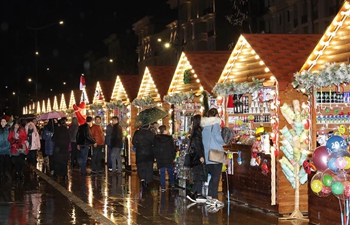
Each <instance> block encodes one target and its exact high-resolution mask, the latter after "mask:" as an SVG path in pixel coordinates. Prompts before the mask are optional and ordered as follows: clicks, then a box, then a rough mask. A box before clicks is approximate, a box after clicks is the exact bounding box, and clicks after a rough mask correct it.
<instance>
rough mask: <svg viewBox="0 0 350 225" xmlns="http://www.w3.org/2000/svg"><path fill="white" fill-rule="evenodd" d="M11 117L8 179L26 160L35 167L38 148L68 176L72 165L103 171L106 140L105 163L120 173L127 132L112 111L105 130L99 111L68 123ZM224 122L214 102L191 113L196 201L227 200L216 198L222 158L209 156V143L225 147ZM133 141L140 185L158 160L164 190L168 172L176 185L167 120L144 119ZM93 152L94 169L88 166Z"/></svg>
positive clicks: (54, 170) (2, 171) (1, 157)
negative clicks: (205, 190) (203, 110)
mask: <svg viewBox="0 0 350 225" xmlns="http://www.w3.org/2000/svg"><path fill="white" fill-rule="evenodd" d="M8 122H9V121H8V120H7V119H6V118H2V119H1V128H0V179H1V180H6V179H9V178H10V176H11V177H12V176H13V177H14V179H23V178H24V173H23V170H24V165H25V164H27V165H28V168H29V170H31V171H33V170H35V168H36V165H37V159H38V153H39V152H40V153H41V155H42V157H43V158H44V163H45V165H46V166H47V168H49V173H50V175H51V176H52V177H54V178H56V177H61V178H63V179H65V178H67V173H68V169H67V168H68V166H70V167H71V168H72V169H80V173H81V175H82V176H88V175H90V174H99V173H103V172H104V170H103V166H102V160H103V159H104V152H105V151H104V147H105V145H106V146H107V148H108V155H107V159H108V161H107V165H108V168H109V171H110V173H112V174H114V173H115V174H117V173H119V174H120V173H121V172H122V170H123V169H122V159H121V150H122V148H123V134H122V127H121V125H120V124H119V118H118V117H117V116H114V117H112V119H111V123H110V124H108V125H107V128H106V135H105V134H104V132H103V129H102V126H101V117H100V116H95V117H94V118H92V117H91V116H87V117H86V122H85V123H84V124H81V125H79V124H78V122H77V119H76V118H75V117H74V118H72V122H71V123H70V124H67V119H66V118H61V119H59V120H58V119H49V120H47V121H45V123H44V125H43V126H42V127H40V126H39V125H38V123H37V121H36V120H35V119H33V120H26V121H23V120H22V121H21V120H14V121H12V122H11V124H9V123H8ZM220 124H221V119H220V117H219V114H218V111H217V109H215V108H212V109H210V110H209V111H208V112H207V113H206V115H205V116H203V117H202V116H201V115H199V114H198V115H194V116H193V117H192V120H191V129H190V131H191V134H190V142H189V143H190V145H191V146H190V147H192V148H193V149H194V152H195V154H196V157H195V158H196V160H197V161H198V162H197V163H195V164H194V165H193V166H191V172H192V174H193V176H192V177H193V183H192V185H191V191H190V192H189V193H188V195H187V196H186V197H187V198H188V199H189V200H190V201H192V202H193V203H206V204H208V205H213V206H216V207H217V206H223V203H222V202H220V201H219V200H218V199H217V197H218V186H219V180H220V175H221V170H222V163H220V162H213V161H210V160H209V150H210V149H219V150H223V145H225V143H224V140H223V138H222V136H221V127H220ZM132 144H133V146H134V148H135V152H136V165H137V173H138V177H139V179H140V183H141V188H142V190H146V189H147V186H148V184H149V183H150V182H152V181H153V171H154V168H153V165H154V162H156V164H157V168H158V170H159V175H160V189H161V191H162V192H165V191H166V175H167V176H168V182H169V184H168V187H169V188H170V189H174V188H175V178H174V161H175V156H176V151H177V149H176V148H175V143H174V139H173V137H172V136H171V135H170V134H168V131H167V127H166V125H161V126H158V123H156V122H155V123H152V124H143V125H142V126H141V127H139V129H137V130H136V131H135V133H134V135H133V138H132ZM89 152H90V153H91V161H90V166H91V173H90V172H88V170H87V161H88V157H89ZM11 162H12V163H11ZM69 162H70V165H68V163H69ZM208 174H210V179H208ZM204 182H208V183H209V185H208V193H207V195H203V194H202V187H203V184H204Z"/></svg>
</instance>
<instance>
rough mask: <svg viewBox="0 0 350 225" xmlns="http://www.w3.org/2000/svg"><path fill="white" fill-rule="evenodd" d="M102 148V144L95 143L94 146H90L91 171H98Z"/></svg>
mask: <svg viewBox="0 0 350 225" xmlns="http://www.w3.org/2000/svg"><path fill="white" fill-rule="evenodd" d="M102 148H103V145H97V146H96V147H92V157H91V169H92V171H96V172H98V171H100V170H101V159H102Z"/></svg>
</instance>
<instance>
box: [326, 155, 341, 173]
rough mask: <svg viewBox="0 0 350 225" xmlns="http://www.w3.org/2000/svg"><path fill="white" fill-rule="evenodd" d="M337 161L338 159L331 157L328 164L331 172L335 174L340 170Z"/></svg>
mask: <svg viewBox="0 0 350 225" xmlns="http://www.w3.org/2000/svg"><path fill="white" fill-rule="evenodd" d="M336 160H337V158H334V157H331V158H330V159H329V160H328V162H327V166H328V168H329V169H330V170H332V171H333V172H337V171H338V170H339V169H338V167H337V166H336V164H335V161H336Z"/></svg>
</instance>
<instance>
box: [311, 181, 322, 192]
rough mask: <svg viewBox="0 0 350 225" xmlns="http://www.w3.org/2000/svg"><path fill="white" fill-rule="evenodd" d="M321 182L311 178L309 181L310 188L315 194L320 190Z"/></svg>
mask: <svg viewBox="0 0 350 225" xmlns="http://www.w3.org/2000/svg"><path fill="white" fill-rule="evenodd" d="M322 186H323V185H322V182H321V181H320V180H313V181H312V182H311V190H312V191H313V192H315V193H316V194H318V193H320V192H321V191H322Z"/></svg>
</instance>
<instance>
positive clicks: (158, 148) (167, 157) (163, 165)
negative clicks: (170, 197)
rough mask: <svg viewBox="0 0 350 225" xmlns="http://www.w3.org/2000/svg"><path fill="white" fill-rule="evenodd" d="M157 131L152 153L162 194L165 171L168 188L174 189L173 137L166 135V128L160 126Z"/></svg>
mask: <svg viewBox="0 0 350 225" xmlns="http://www.w3.org/2000/svg"><path fill="white" fill-rule="evenodd" d="M158 129H159V134H157V135H156V137H155V140H154V148H153V151H154V156H155V158H156V161H157V167H158V169H159V175H160V186H161V191H162V192H164V191H165V190H166V189H165V171H167V172H168V177H169V186H170V187H171V188H172V189H173V188H174V187H175V184H174V170H173V162H174V159H175V154H176V152H175V151H176V149H175V144H174V140H173V137H172V136H170V135H168V134H167V130H166V126H165V125H161V126H159V127H158Z"/></svg>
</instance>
